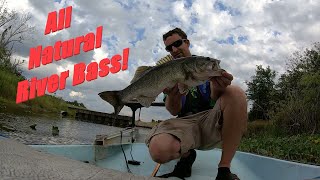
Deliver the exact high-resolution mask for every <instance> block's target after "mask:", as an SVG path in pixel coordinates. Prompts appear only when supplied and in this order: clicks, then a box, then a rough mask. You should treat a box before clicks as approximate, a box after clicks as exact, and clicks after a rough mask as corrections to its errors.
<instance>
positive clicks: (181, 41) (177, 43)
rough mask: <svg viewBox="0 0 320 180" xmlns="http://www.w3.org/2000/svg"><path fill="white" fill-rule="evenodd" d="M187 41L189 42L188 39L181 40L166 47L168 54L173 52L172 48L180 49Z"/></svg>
mask: <svg viewBox="0 0 320 180" xmlns="http://www.w3.org/2000/svg"><path fill="white" fill-rule="evenodd" d="M185 40H187V39H179V40H177V41H175V42H174V43H172V44H170V45H168V46H166V50H167V51H168V52H171V51H172V46H174V47H176V48H178V47H180V46H181V45H182V43H183V41H185Z"/></svg>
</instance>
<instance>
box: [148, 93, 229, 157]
mask: <svg viewBox="0 0 320 180" xmlns="http://www.w3.org/2000/svg"><path fill="white" fill-rule="evenodd" d="M222 122H223V115H222V111H221V108H220V99H218V100H217V102H216V104H215V106H214V107H213V109H210V110H206V111H202V112H199V113H197V114H192V115H189V116H185V117H180V118H172V119H168V120H165V121H163V122H161V123H159V124H158V125H156V126H155V127H153V128H152V130H151V131H150V133H149V135H148V136H147V137H146V140H145V142H146V144H147V145H148V146H149V142H150V140H151V138H152V137H153V136H155V135H158V134H162V133H168V134H171V135H173V136H175V137H176V138H178V139H179V141H180V142H181V154H184V153H186V152H188V151H189V150H190V149H199V150H209V149H213V148H214V147H215V146H216V145H217V144H218V143H219V142H220V141H221V131H222Z"/></svg>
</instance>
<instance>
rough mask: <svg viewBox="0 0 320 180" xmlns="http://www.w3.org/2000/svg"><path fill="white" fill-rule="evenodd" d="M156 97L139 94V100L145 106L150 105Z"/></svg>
mask: <svg viewBox="0 0 320 180" xmlns="http://www.w3.org/2000/svg"><path fill="white" fill-rule="evenodd" d="M155 100H156V98H155V97H146V96H139V97H138V98H137V101H138V102H139V103H140V104H141V105H142V106H144V107H147V108H148V107H150V106H151V104H152V102H153V101H155Z"/></svg>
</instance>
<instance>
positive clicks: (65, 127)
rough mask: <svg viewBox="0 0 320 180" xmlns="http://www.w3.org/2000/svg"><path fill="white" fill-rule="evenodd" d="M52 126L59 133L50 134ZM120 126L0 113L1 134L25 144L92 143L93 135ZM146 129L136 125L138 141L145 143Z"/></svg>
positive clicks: (117, 129) (112, 131) (116, 130)
mask: <svg viewBox="0 0 320 180" xmlns="http://www.w3.org/2000/svg"><path fill="white" fill-rule="evenodd" d="M34 124H36V127H35V128H36V130H33V129H32V128H31V127H30V126H32V125H34ZM52 126H57V127H58V128H59V135H58V136H54V135H53V134H52ZM122 129H123V128H118V127H113V126H107V125H101V124H94V123H88V122H82V121H77V120H74V119H69V118H61V117H56V118H53V117H44V116H41V117H39V116H38V117H22V116H13V115H8V114H4V113H0V135H2V136H6V137H10V138H12V139H15V140H17V141H19V142H22V143H24V144H93V143H94V140H95V138H96V135H102V134H103V135H108V134H113V133H117V132H119V131H121V130H122ZM11 130H12V131H11ZM149 130H150V129H146V128H139V138H138V141H137V142H144V137H145V136H146V134H147V133H148V132H149Z"/></svg>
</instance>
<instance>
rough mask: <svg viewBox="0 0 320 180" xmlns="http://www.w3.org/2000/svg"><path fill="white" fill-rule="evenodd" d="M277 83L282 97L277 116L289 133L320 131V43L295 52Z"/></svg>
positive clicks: (277, 119)
mask: <svg viewBox="0 0 320 180" xmlns="http://www.w3.org/2000/svg"><path fill="white" fill-rule="evenodd" d="M287 66H288V67H287V71H286V73H285V74H283V75H282V76H281V78H280V80H279V83H278V84H277V88H278V89H279V95H280V96H279V97H281V100H282V101H280V102H279V104H278V107H279V108H278V109H277V111H276V112H275V114H274V116H273V119H274V120H275V122H276V125H277V127H279V128H280V129H281V130H282V131H285V132H286V134H288V133H289V134H300V133H319V132H320V103H319V102H320V71H319V69H320V43H319V42H318V43H314V44H313V46H312V48H310V49H305V50H303V51H301V52H295V53H294V54H293V56H292V57H291V58H290V59H289V61H288V64H287Z"/></svg>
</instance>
